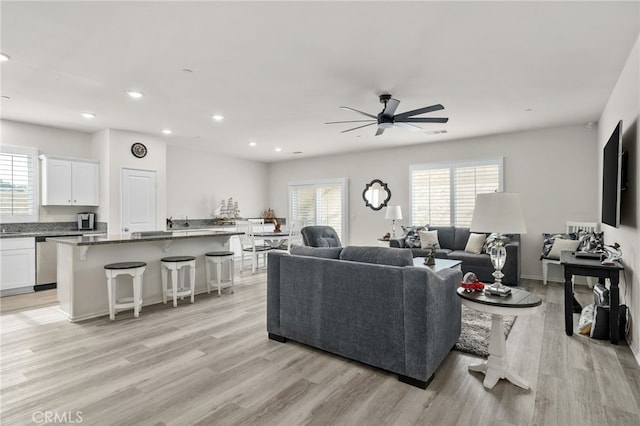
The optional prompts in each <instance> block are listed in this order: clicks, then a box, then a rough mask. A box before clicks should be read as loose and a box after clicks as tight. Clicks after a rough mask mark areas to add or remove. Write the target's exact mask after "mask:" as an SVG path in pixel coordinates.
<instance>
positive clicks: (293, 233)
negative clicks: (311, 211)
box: [275, 220, 306, 253]
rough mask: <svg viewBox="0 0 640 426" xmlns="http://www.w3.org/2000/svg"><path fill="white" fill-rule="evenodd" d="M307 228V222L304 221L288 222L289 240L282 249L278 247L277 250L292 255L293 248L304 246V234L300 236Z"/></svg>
mask: <svg viewBox="0 0 640 426" xmlns="http://www.w3.org/2000/svg"><path fill="white" fill-rule="evenodd" d="M305 226H306V221H304V220H292V221H290V222H289V221H287V234H288V235H287V240H286V242H285V243H284V244H283V245H281V246H280V247H276V248H275V249H276V250H286V251H287V253H291V246H294V245H299V246H302V245H304V244H303V242H302V234H300V230H301V229H302V228H304V227H305Z"/></svg>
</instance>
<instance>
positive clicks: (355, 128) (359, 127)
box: [340, 122, 376, 133]
mask: <svg viewBox="0 0 640 426" xmlns="http://www.w3.org/2000/svg"><path fill="white" fill-rule="evenodd" d="M372 124H376V123H375V122H374V123H369V124H365V125H364V126H358V127H354V128H353V129H347V130H343V131H341V132H340V133H347V132H350V131H352V130H358V129H362V128H363V127H367V126H371V125H372Z"/></svg>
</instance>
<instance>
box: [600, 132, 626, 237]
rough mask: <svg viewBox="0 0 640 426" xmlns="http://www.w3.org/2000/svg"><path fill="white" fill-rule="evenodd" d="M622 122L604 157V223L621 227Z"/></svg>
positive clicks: (611, 137) (605, 147)
mask: <svg viewBox="0 0 640 426" xmlns="http://www.w3.org/2000/svg"><path fill="white" fill-rule="evenodd" d="M621 139H622V120H620V121H619V122H618V125H617V126H616V128H615V129H614V130H613V133H612V134H611V136H610V137H609V140H608V141H607V144H606V145H605V146H604V153H603V157H602V223H606V224H607V225H611V226H615V227H617V226H618V225H620V195H621V190H622V143H621Z"/></svg>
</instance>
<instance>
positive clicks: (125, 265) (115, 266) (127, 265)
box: [104, 262, 147, 269]
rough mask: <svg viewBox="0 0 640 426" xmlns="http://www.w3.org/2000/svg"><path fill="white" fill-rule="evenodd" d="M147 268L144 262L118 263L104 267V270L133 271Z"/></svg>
mask: <svg viewBox="0 0 640 426" xmlns="http://www.w3.org/2000/svg"><path fill="white" fill-rule="evenodd" d="M143 266H147V263H146V262H119V263H110V264H108V265H104V269H133V268H142V267H143Z"/></svg>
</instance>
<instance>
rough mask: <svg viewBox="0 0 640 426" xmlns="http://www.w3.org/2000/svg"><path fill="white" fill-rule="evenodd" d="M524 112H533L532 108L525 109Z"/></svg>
mask: <svg viewBox="0 0 640 426" xmlns="http://www.w3.org/2000/svg"><path fill="white" fill-rule="evenodd" d="M525 111H527V112H529V111H533V108H527V109H525Z"/></svg>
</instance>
